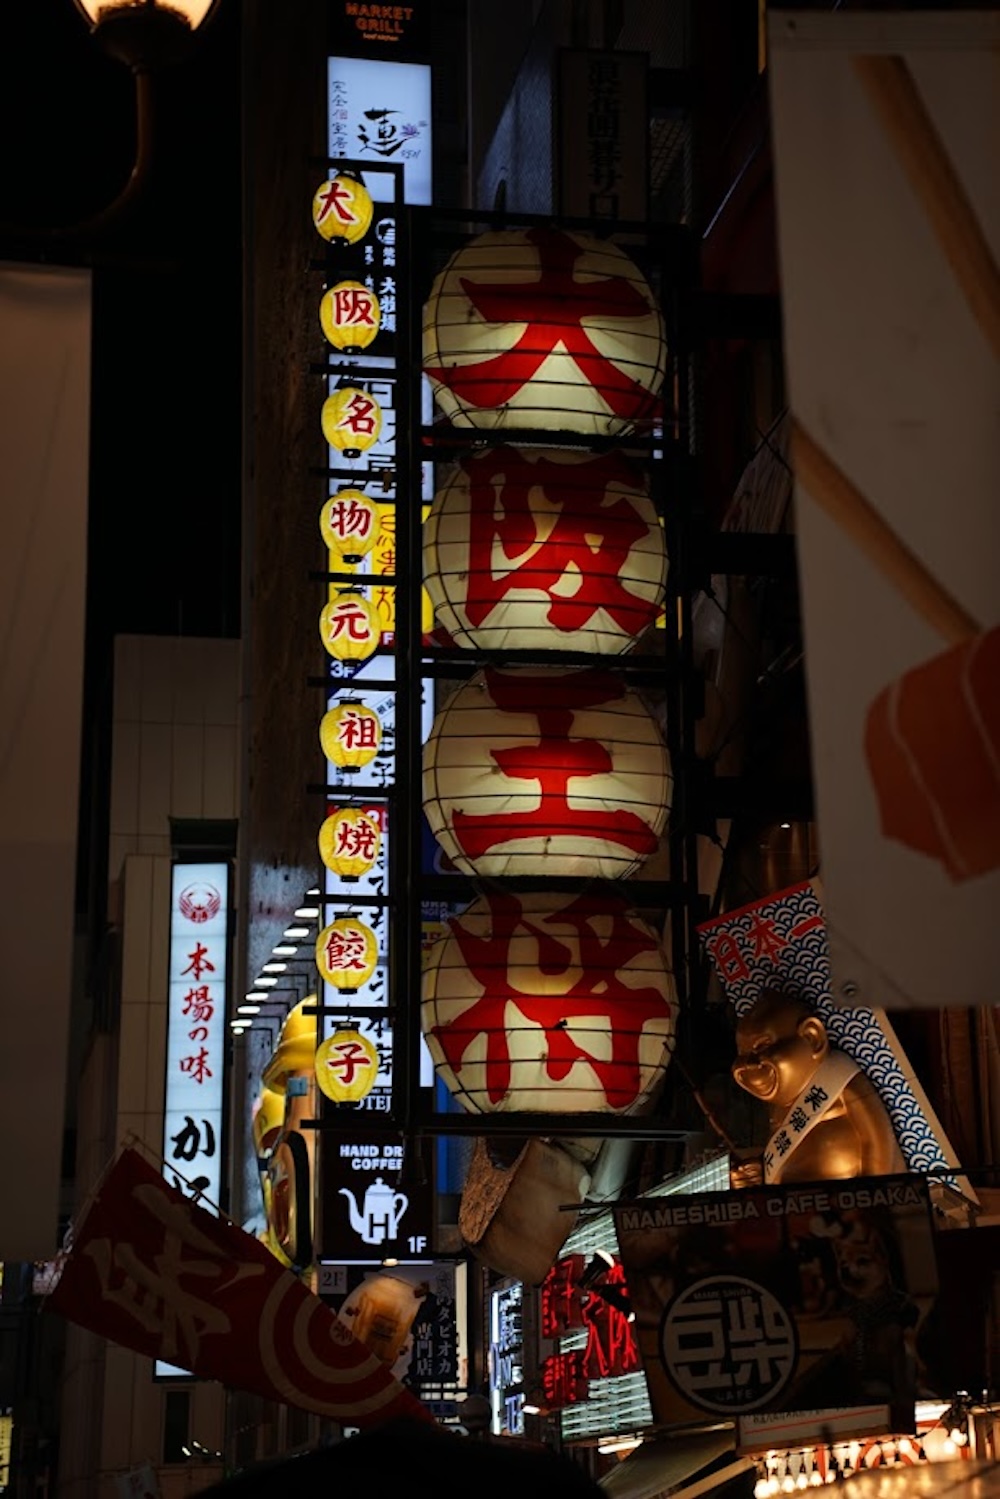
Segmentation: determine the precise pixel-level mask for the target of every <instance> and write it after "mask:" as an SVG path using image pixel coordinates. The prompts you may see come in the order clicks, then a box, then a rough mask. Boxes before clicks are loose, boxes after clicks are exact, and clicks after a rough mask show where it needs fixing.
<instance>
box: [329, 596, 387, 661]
mask: <svg viewBox="0 0 1000 1499" xmlns="http://www.w3.org/2000/svg"><path fill="white" fill-rule="evenodd" d="M319 633H320V638H321V639H322V641H323V649H324V650H325V651H326V652H327V654H328V655H330V656H334V657H335V658H336V659H337V660H338V661H367V659H368V657H369V656H371V655H372V654H373V653H374V652H375V651H376V650H377V649H378V644H379V640H380V639H381V637H382V622H381V620H380V619H379V616H378V610H377V609H376V608H375V606H374V604H371V603H369V602H368V600H367V599H366V598H364V597H363V596H362V595H361V594H360V593H341V594H338V595H337V596H336V597H335V598H332V599H331V600H330V602H329V603H328V604H326V605H324V608H323V612H322V613H321V614H320V617H319Z"/></svg>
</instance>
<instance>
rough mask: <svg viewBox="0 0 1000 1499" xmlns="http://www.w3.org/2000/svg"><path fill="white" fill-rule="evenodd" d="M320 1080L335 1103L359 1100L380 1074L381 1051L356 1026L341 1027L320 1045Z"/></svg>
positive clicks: (320, 1084) (369, 1089)
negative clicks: (379, 1060)
mask: <svg viewBox="0 0 1000 1499" xmlns="http://www.w3.org/2000/svg"><path fill="white" fill-rule="evenodd" d="M315 1069H316V1081H317V1083H318V1084H319V1089H320V1092H321V1093H323V1094H325V1096H326V1097H327V1098H329V1099H331V1100H332V1102H333V1103H358V1102H359V1101H360V1100H361V1099H362V1098H364V1097H365V1096H366V1095H367V1094H369V1093H370V1092H371V1090H372V1088H373V1087H374V1085H375V1080H376V1078H377V1077H378V1052H377V1050H376V1049H375V1046H374V1044H373V1043H372V1042H371V1041H369V1039H368V1037H367V1036H365V1035H362V1033H361V1032H360V1031H359V1030H356V1029H355V1028H354V1027H353V1026H341V1027H340V1029H339V1030H336V1031H334V1033H333V1035H332V1036H327V1038H326V1040H325V1041H321V1042H320V1044H319V1046H318V1047H317V1048H316V1058H315Z"/></svg>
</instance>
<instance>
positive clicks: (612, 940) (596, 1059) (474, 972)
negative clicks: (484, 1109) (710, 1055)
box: [426, 893, 671, 1109]
mask: <svg viewBox="0 0 1000 1499" xmlns="http://www.w3.org/2000/svg"><path fill="white" fill-rule="evenodd" d="M488 904H489V917H490V920H489V925H488V926H487V927H486V928H485V930H483V929H479V930H473V929H472V928H471V926H470V925H466V924H464V923H463V921H462V919H461V918H460V917H456V918H452V919H451V920H450V921H449V923H448V925H449V926H450V928H451V931H452V934H453V937H454V940H455V941H456V943H457V945H458V948H459V952H460V954H461V958H462V960H463V962H464V964H465V966H466V967H467V969H468V971H469V973H470V974H471V976H472V979H473V980H474V982H473V984H471V985H470V986H469V991H468V992H469V993H470V994H475V995H478V997H477V998H474V999H473V1000H472V1002H471V1003H469V1004H468V1005H463V1006H462V1007H461V1009H460V1011H459V1012H458V1013H457V1014H455V1016H454V1017H453V1018H450V1019H448V1020H443V1021H438V1022H437V1023H436V1024H434V1025H432V1026H430V1028H429V1029H428V1030H427V1032H426V1034H427V1037H428V1040H429V1041H432V1042H433V1043H434V1045H435V1047H436V1048H438V1049H439V1050H440V1053H441V1056H442V1057H443V1059H444V1062H445V1064H446V1065H447V1066H448V1067H449V1068H450V1069H451V1071H452V1072H453V1073H454V1074H455V1075H456V1077H458V1078H461V1074H462V1071H463V1065H464V1062H465V1057H466V1053H467V1051H468V1050H469V1048H470V1046H472V1045H473V1044H475V1048H476V1051H477V1053H478V1054H477V1056H476V1060H475V1062H473V1063H470V1065H471V1066H472V1067H473V1068H474V1069H476V1070H478V1069H479V1068H480V1067H482V1068H483V1077H484V1093H485V1099H486V1100H488V1102H489V1104H490V1105H491V1106H493V1107H496V1106H498V1105H499V1104H500V1103H501V1101H502V1100H504V1099H505V1098H506V1097H507V1095H508V1093H509V1092H510V1090H511V1088H512V1076H513V1066H514V1063H513V1059H512V1055H511V1027H514V1028H517V1027H518V1026H519V1024H520V1020H519V1017H520V1016H523V1017H524V1021H526V1022H527V1024H528V1025H529V1026H531V1027H538V1028H539V1029H540V1031H541V1032H542V1035H541V1036H540V1037H539V1045H538V1064H537V1065H538V1066H539V1068H540V1069H542V1070H543V1079H544V1082H545V1083H546V1084H548V1083H551V1084H559V1083H561V1082H563V1081H564V1080H565V1079H566V1078H568V1077H569V1075H570V1073H571V1072H572V1070H573V1068H574V1066H575V1065H576V1064H577V1063H578V1062H583V1063H586V1064H587V1066H588V1067H589V1068H590V1069H592V1071H593V1074H594V1076H595V1077H596V1079H597V1083H598V1085H599V1087H600V1089H602V1090H603V1098H602V1100H601V1101H602V1103H605V1102H606V1104H607V1106H608V1107H609V1108H612V1109H625V1108H628V1107H630V1106H631V1105H634V1104H635V1102H636V1100H637V1098H638V1097H639V1096H640V1095H641V1092H642V1089H643V1087H644V1085H648V1079H646V1080H645V1082H644V1072H643V1065H642V1060H641V1056H640V1051H641V1047H642V1044H643V1037H644V1034H645V1032H646V1027H647V1025H651V1026H653V1027H656V1026H661V1027H662V1026H663V1025H665V1024H669V1018H670V1013H671V1011H670V1003H669V1001H668V1000H667V999H666V998H665V996H664V993H663V990H662V989H661V988H658V987H656V985H655V982H646V983H635V984H633V983H630V982H626V979H627V978H628V977H629V976H630V968H631V976H633V977H638V976H639V975H640V974H642V975H643V977H647V978H649V979H653V977H654V976H653V975H652V974H649V973H648V970H643V968H642V966H641V963H642V961H643V957H644V955H646V954H648V953H650V952H653V951H657V950H658V944H657V939H656V935H655V933H654V932H652V930H650V929H649V928H645V927H643V926H640V925H639V924H637V923H636V922H635V921H633V920H631V919H630V913H629V912H628V910H627V908H626V907H625V906H624V904H613V905H609V904H607V903H604V902H602V903H601V905H600V916H599V917H598V916H597V908H596V907H595V904H594V902H593V901H592V900H591V899H590V898H588V897H586V896H578V897H577V898H576V899H574V900H573V901H572V902H571V903H570V904H569V905H567V906H564V907H562V908H561V909H560V910H559V911H558V913H557V917H558V921H559V923H560V926H562V927H563V928H565V927H567V926H568V927H570V928H571V930H572V932H573V933H574V935H573V936H572V937H571V936H570V935H569V934H565V933H563V932H557V931H555V930H553V929H552V927H550V926H549V925H547V923H546V920H545V917H544V915H542V916H540V917H538V918H535V917H532V916H531V915H529V914H527V913H526V912H525V911H524V910H522V907H521V903H520V901H519V900H518V899H517V897H516V896H512V895H506V894H500V893H494V894H492V895H491V896H490V897H489V902H488ZM525 932H527V933H528V934H530V937H531V939H532V949H533V951H534V952H536V953H537V957H536V958H534V959H533V962H534V963H535V964H537V971H538V972H539V973H540V974H543V975H544V976H545V979H546V980H547V981H549V982H548V983H547V984H546V989H547V992H543V993H538V992H537V990H535V988H534V987H533V986H532V987H530V988H528V986H527V985H525V986H524V987H522V986H521V985H522V984H524V977H523V975H524V968H523V963H522V962H519V961H512V956H511V951H512V942H513V940H514V938H515V935H516V934H519V933H525ZM519 941H520V938H519ZM520 951H521V949H520V947H519V948H518V952H520ZM633 964H635V967H634V968H632V965H633ZM529 983H530V979H529ZM526 988H527V989H528V992H525V991H526ZM597 1019H603V1020H604V1021H605V1025H604V1026H601V1027H600V1028H592V1025H588V1024H587V1021H588V1020H591V1021H596V1020H597ZM576 1027H580V1029H576ZM589 1033H592V1035H593V1037H594V1038H595V1044H593V1046H592V1049H589V1050H588V1049H587V1040H588V1034H589ZM598 1037H599V1041H598V1040H596V1038H598ZM480 1046H482V1047H483V1050H484V1052H485V1055H484V1056H483V1055H482V1053H480V1052H479V1047H480Z"/></svg>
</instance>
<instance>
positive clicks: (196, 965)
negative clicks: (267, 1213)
mask: <svg viewBox="0 0 1000 1499" xmlns="http://www.w3.org/2000/svg"><path fill="white" fill-rule="evenodd" d="M228 954H229V866H228V864H225V863H218V864H175V865H174V866H173V872H172V880H171V900H170V971H169V980H168V987H167V1077H166V1096H165V1107H164V1119H163V1159H164V1175H165V1176H166V1178H167V1180H168V1181H169V1182H170V1183H171V1184H172V1185H174V1186H176V1187H178V1188H179V1189H180V1190H181V1191H182V1192H184V1193H186V1194H187V1195H188V1196H194V1195H196V1194H200V1195H201V1196H202V1197H204V1198H207V1199H208V1201H209V1202H210V1203H218V1201H219V1188H220V1184H221V1180H222V1098H223V1074H224V1066H225V1055H226V1052H225V1025H226V987H227V985H226V979H227V961H228Z"/></svg>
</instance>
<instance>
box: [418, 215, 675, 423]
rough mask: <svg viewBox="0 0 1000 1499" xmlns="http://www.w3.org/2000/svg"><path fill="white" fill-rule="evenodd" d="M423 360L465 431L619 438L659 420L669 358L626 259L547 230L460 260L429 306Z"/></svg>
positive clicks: (503, 240)
mask: <svg viewBox="0 0 1000 1499" xmlns="http://www.w3.org/2000/svg"><path fill="white" fill-rule="evenodd" d="M423 361H424V370H425V373H426V374H427V376H428V379H429V380H430V382H431V386H432V388H433V391H434V395H435V398H436V400H437V403H438V405H439V406H440V408H441V410H442V411H443V412H444V414H445V416H447V417H448V418H449V419H450V420H451V422H452V423H453V424H454V425H455V426H456V427H477V428H480V429H482V430H484V431H498V430H512V431H516V430H521V431H533V432H582V433H586V434H587V435H588V436H600V437H614V436H618V435H620V434H622V433H625V432H631V431H633V430H634V429H635V428H637V427H647V426H649V424H650V423H651V422H652V421H653V420H654V419H655V418H656V417H657V416H658V415H659V410H660V402H659V393H660V390H661V388H662V386H663V380H664V375H665V372H666V364H667V354H666V344H665V339H664V325H663V317H662V314H661V312H660V309H659V307H658V305H657V302H656V299H655V297H654V295H653V292H652V290H651V288H650V286H649V283H648V282H647V280H646V278H645V276H644V275H643V274H642V272H641V271H640V270H639V268H638V266H637V265H636V264H635V262H634V261H633V260H632V259H631V258H630V257H629V256H628V255H627V254H626V253H625V251H624V250H622V249H620V248H619V247H618V246H617V245H615V244H613V243H612V242H611V241H610V240H604V239H597V238H596V237H595V236H594V235H591V234H582V233H575V232H574V233H569V232H568V231H566V230H563V229H555V228H552V227H549V226H544V225H543V226H539V227H536V228H532V229H503V230H497V231H491V232H489V233H487V234H481V235H479V236H478V237H477V238H475V239H473V240H470V242H469V243H468V244H467V245H465V246H463V247H462V249H460V250H458V251H456V253H455V254H454V255H453V256H452V257H451V259H450V260H449V262H448V264H447V265H446V266H445V268H444V270H443V271H442V272H441V273H440V274H439V275H438V276H437V278H436V279H435V281H434V284H433V286H432V288H431V294H430V297H429V298H428V300H427V303H426V304H425V307H424V317H423Z"/></svg>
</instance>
